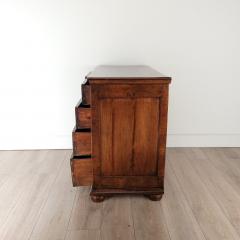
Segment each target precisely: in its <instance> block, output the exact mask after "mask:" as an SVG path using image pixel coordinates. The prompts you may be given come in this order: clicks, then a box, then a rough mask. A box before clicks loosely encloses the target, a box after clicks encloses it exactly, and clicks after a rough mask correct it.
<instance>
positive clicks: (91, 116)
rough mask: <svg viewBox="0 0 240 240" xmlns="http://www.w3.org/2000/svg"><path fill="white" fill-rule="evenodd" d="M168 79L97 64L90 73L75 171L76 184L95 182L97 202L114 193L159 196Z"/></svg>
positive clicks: (76, 134) (80, 108)
mask: <svg viewBox="0 0 240 240" xmlns="http://www.w3.org/2000/svg"><path fill="white" fill-rule="evenodd" d="M170 82H171V78H169V77H166V76H163V75H162V74H160V73H159V72H157V71H155V70H153V69H152V68H150V67H147V66H99V67H97V68H96V69H95V70H94V71H93V72H91V73H90V74H88V75H87V76H86V83H85V84H83V85H82V102H80V103H79V104H78V105H77V106H76V108H75V113H76V127H75V128H74V131H73V135H72V137H73V156H72V158H71V170H72V179H73V185H74V186H81V185H92V190H91V193H90V195H91V198H92V200H93V201H96V202H99V201H103V200H104V198H105V197H106V196H111V195H115V194H144V195H146V196H147V197H149V198H150V199H151V200H160V199H161V196H162V194H163V192H164V167H165V152H166V136H167V110H168V87H169V84H170Z"/></svg>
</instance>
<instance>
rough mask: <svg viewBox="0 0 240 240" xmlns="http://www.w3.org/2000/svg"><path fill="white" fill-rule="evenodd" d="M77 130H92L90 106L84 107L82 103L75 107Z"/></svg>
mask: <svg viewBox="0 0 240 240" xmlns="http://www.w3.org/2000/svg"><path fill="white" fill-rule="evenodd" d="M75 116H76V128H77V129H83V128H91V125H92V117H91V116H92V114H91V108H90V105H83V104H82V102H81V103H80V104H78V105H77V106H76V107H75Z"/></svg>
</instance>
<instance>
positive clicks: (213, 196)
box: [187, 155, 240, 238]
mask: <svg viewBox="0 0 240 240" xmlns="http://www.w3.org/2000/svg"><path fill="white" fill-rule="evenodd" d="M205 156H206V157H207V159H208V160H209V157H208V156H207V155H205ZM187 158H188V161H189V162H190V164H191V161H190V159H189V157H188V156H187ZM209 162H210V164H211V165H212V167H214V168H215V170H217V172H219V173H220V174H221V172H220V171H219V170H218V169H217V168H216V167H215V166H214V165H213V164H212V162H211V161H209ZM195 172H196V174H197V175H198V177H199V178H200V176H199V173H198V171H196V170H195ZM203 184H204V185H205V187H206V189H208V192H209V194H210V195H211V197H212V198H213V199H214V200H215V202H216V204H217V205H218V207H219V209H220V210H221V212H222V214H223V215H224V216H225V218H226V219H227V220H228V222H229V223H230V225H231V226H232V227H233V229H234V230H235V232H236V234H237V235H238V236H239V238H240V234H239V233H238V231H237V230H236V227H235V226H234V225H233V224H232V222H231V220H230V219H229V217H228V216H227V215H226V212H225V210H224V209H223V208H222V206H221V204H220V203H219V200H218V199H217V198H216V197H215V195H214V194H213V193H212V192H211V191H210V190H209V188H208V186H207V184H206V182H205V181H203ZM229 184H230V183H229ZM213 185H214V186H216V185H215V184H214V183H213ZM233 190H234V191H235V189H234V188H233ZM235 192H236V191H235ZM237 195H239V194H238V193H237Z"/></svg>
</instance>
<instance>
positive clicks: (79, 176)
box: [71, 156, 93, 186]
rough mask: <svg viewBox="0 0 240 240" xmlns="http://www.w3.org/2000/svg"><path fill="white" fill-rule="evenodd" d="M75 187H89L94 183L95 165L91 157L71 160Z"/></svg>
mask: <svg viewBox="0 0 240 240" xmlns="http://www.w3.org/2000/svg"><path fill="white" fill-rule="evenodd" d="M71 171H72V181H73V186H89V185H91V184H92V182H93V163H92V159H91V157H90V156H85V157H82V158H77V157H72V158H71Z"/></svg>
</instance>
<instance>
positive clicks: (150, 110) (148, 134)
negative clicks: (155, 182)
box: [133, 98, 159, 176]
mask: <svg viewBox="0 0 240 240" xmlns="http://www.w3.org/2000/svg"><path fill="white" fill-rule="evenodd" d="M135 104H136V105H135V129H134V144H133V148H134V151H133V175H152V176H154V175H157V160H158V159H157V158H158V128H159V127H158V126H159V98H138V99H136V103H135Z"/></svg>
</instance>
